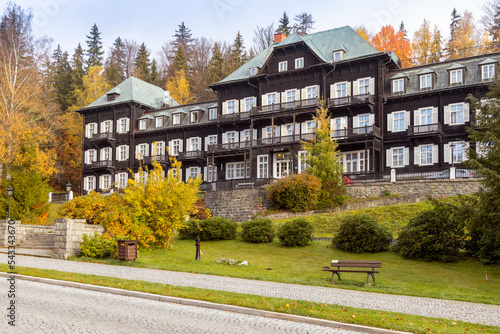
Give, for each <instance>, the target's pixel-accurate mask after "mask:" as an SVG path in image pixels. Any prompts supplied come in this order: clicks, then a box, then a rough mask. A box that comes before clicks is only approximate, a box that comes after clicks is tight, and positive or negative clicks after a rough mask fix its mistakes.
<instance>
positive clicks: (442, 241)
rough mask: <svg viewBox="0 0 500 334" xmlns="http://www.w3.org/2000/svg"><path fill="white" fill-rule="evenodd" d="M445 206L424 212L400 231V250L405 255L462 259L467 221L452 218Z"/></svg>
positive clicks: (412, 257) (447, 259)
mask: <svg viewBox="0 0 500 334" xmlns="http://www.w3.org/2000/svg"><path fill="white" fill-rule="evenodd" d="M451 212H452V211H451V210H450V209H449V208H447V207H446V206H444V205H439V206H434V208H433V209H430V210H426V211H422V212H420V213H418V214H417V215H416V216H415V217H413V218H412V219H410V220H409V222H408V225H406V226H405V227H404V228H403V230H402V231H401V233H400V234H399V238H398V243H397V245H396V247H395V249H396V251H397V252H398V253H399V254H401V256H403V257H404V258H409V259H423V260H426V261H441V262H454V261H458V258H459V253H460V244H461V243H462V241H463V240H464V235H465V233H464V228H463V224H460V223H457V222H456V221H455V220H454V219H452V213H451Z"/></svg>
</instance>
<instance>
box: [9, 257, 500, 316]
mask: <svg viewBox="0 0 500 334" xmlns="http://www.w3.org/2000/svg"><path fill="white" fill-rule="evenodd" d="M0 262H1V263H6V262H7V257H6V256H0ZM16 262H17V263H16V265H17V266H21V267H31V268H39V269H53V270H58V271H65V272H73V273H80V274H90V275H98V276H108V277H117V278H123V279H131V280H139V281H149V282H154V283H161V284H169V285H177V286H189V287H196V288H200V289H212V290H220V291H231V292H237V293H247V294H255V295H260V296H267V297H279V298H287V299H293V300H306V301H312V302H318V303H325V304H338V305H344V306H351V307H357V308H364V309H372V310H382V311H391V312H397V313H406V314H415V315H421V316H426V317H437V318H445V319H452V320H461V321H467V322H472V323H478V324H485V325H492V326H500V305H488V304H478V303H469V302H459V301H452V300H443V299H433V298H424V297H410V296H400V295H389V294H380V293H373V292H365V291H354V290H345V289H336V288H333V287H332V288H328V287H315V286H307V285H298V284H287V283H276V282H267V281H257V280H248V279H241V278H231V277H223V276H213V275H202V274H190V273H183V272H175V271H165V270H155V269H143V268H134V267H121V266H112V265H106V264H97V263H85V262H73V261H64V260H55V259H48V258H35V257H29V256H16Z"/></svg>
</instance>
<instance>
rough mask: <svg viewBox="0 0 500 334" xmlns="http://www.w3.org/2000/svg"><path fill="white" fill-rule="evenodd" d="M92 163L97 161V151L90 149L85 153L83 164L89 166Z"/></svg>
mask: <svg viewBox="0 0 500 334" xmlns="http://www.w3.org/2000/svg"><path fill="white" fill-rule="evenodd" d="M94 161H97V150H94V149H91V150H87V151H85V163H86V164H87V165H90V164H91V163H93V162H94Z"/></svg>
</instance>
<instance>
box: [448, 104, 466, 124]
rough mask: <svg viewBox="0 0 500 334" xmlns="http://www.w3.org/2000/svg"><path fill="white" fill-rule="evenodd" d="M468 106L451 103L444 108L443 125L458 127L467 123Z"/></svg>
mask: <svg viewBox="0 0 500 334" xmlns="http://www.w3.org/2000/svg"><path fill="white" fill-rule="evenodd" d="M469 114H470V111H469V104H468V103H463V102H462V103H453V104H450V105H447V106H445V107H444V124H447V125H458V124H464V123H466V122H469Z"/></svg>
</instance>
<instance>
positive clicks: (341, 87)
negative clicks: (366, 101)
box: [334, 81, 348, 98]
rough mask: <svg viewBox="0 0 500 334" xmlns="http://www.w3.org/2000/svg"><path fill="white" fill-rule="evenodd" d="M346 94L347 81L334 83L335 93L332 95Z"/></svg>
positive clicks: (343, 95)
mask: <svg viewBox="0 0 500 334" xmlns="http://www.w3.org/2000/svg"><path fill="white" fill-rule="evenodd" d="M346 96H348V94H347V82H346V81H344V82H338V83H336V84H335V94H334V97H336V98H339V97H346Z"/></svg>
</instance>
